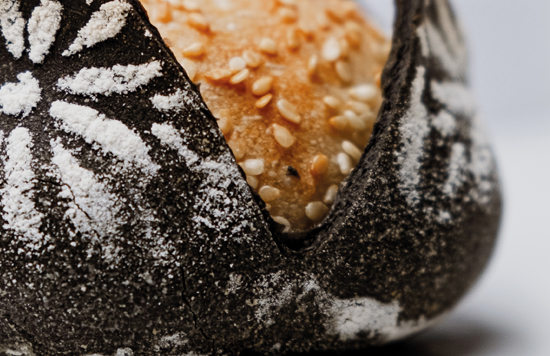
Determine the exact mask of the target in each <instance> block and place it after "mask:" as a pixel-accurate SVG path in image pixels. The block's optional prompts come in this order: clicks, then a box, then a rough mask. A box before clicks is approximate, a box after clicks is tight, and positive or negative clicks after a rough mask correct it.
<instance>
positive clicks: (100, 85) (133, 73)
mask: <svg viewBox="0 0 550 356" xmlns="http://www.w3.org/2000/svg"><path fill="white" fill-rule="evenodd" d="M161 70H162V65H161V63H160V61H152V62H150V63H146V64H140V65H132V64H130V65H127V66H123V65H115V66H114V67H112V68H83V69H81V70H80V71H79V72H78V73H76V74H75V75H73V76H66V77H63V78H60V79H59V80H58V81H57V87H58V88H59V89H61V90H64V91H66V92H67V93H70V94H77V95H86V96H94V95H96V94H101V95H106V96H109V95H111V94H113V93H116V94H128V93H129V92H134V91H136V90H137V89H139V88H140V87H142V86H144V85H147V84H149V82H150V81H151V80H152V79H153V78H157V77H160V76H162V73H161Z"/></svg>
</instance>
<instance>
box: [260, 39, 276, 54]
mask: <svg viewBox="0 0 550 356" xmlns="http://www.w3.org/2000/svg"><path fill="white" fill-rule="evenodd" d="M258 48H259V49H260V51H262V52H264V53H267V54H271V55H275V54H277V44H276V43H275V41H273V40H272V39H271V38H268V37H264V38H262V39H261V41H260V45H259V47H258Z"/></svg>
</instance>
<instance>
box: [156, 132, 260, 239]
mask: <svg viewBox="0 0 550 356" xmlns="http://www.w3.org/2000/svg"><path fill="white" fill-rule="evenodd" d="M151 132H152V134H153V135H155V136H156V137H157V138H158V139H159V140H160V142H161V143H162V144H163V145H166V146H168V147H169V148H171V149H173V150H176V151H177V152H178V153H179V155H180V156H181V157H182V158H183V159H184V160H185V162H186V164H187V166H188V167H189V169H190V170H191V171H192V172H193V173H195V174H196V175H198V176H199V177H201V179H200V185H199V187H198V188H197V189H196V190H195V195H194V199H195V201H194V205H193V208H194V211H195V213H194V214H193V216H192V217H191V220H192V221H193V222H195V223H196V224H198V225H204V226H206V227H208V228H210V229H214V230H217V231H219V230H223V229H227V228H229V227H233V229H240V228H241V227H242V226H243V223H244V224H246V222H243V221H242V219H241V215H240V211H241V209H240V206H241V205H240V202H239V201H237V200H235V199H231V198H230V197H229V196H228V193H227V189H228V187H230V186H233V188H232V189H233V190H234V191H236V192H239V194H241V197H242V198H243V199H250V200H252V196H251V193H250V188H249V186H248V184H247V183H246V181H245V180H244V179H243V178H242V175H241V173H240V172H239V170H238V168H237V165H236V164H235V161H234V159H233V156H232V155H231V153H229V152H228V151H226V152H224V153H222V154H220V155H219V156H216V157H207V158H202V157H200V156H199V155H198V154H197V153H196V152H193V151H191V150H190V149H189V148H188V146H187V144H186V137H185V134H186V133H185V132H179V131H178V130H177V129H176V128H174V127H173V126H172V125H170V124H153V126H152V128H151ZM233 233H235V235H236V236H238V234H237V233H236V232H235V231H234V232H233ZM236 239H237V240H239V238H238V237H237V238H236Z"/></svg>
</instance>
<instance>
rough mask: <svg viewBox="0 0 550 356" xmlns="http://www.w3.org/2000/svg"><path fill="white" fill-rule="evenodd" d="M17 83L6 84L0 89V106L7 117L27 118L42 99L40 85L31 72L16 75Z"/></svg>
mask: <svg viewBox="0 0 550 356" xmlns="http://www.w3.org/2000/svg"><path fill="white" fill-rule="evenodd" d="M17 79H18V80H19V83H7V84H4V85H3V86H2V87H0V106H1V107H2V112H3V113H4V114H7V115H15V116H17V115H20V114H21V115H22V116H23V117H25V116H28V115H29V114H30V113H31V111H32V109H34V108H35V107H36V105H37V104H38V102H39V101H40V100H41V99H42V89H41V88H40V83H39V82H38V80H37V79H35V78H34V77H33V75H32V73H31V72H24V73H20V74H19V75H17Z"/></svg>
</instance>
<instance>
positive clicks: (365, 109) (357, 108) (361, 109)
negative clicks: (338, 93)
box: [347, 100, 371, 115]
mask: <svg viewBox="0 0 550 356" xmlns="http://www.w3.org/2000/svg"><path fill="white" fill-rule="evenodd" d="M347 105H348V107H349V108H350V110H352V111H353V112H354V113H356V114H357V115H363V114H366V113H371V109H370V106H368V105H367V104H365V103H362V102H360V101H354V100H350V101H348V103H347Z"/></svg>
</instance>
